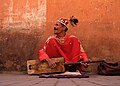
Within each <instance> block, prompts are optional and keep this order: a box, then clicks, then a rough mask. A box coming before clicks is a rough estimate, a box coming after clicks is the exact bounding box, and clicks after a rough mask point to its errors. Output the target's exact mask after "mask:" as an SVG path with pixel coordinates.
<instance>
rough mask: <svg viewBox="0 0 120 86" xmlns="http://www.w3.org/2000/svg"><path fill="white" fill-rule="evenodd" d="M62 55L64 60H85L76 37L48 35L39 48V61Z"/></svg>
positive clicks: (85, 57) (86, 58)
mask: <svg viewBox="0 0 120 86" xmlns="http://www.w3.org/2000/svg"><path fill="white" fill-rule="evenodd" d="M57 57H64V58H65V62H77V61H79V60H81V59H83V61H87V60H88V57H87V56H86V54H85V52H84V50H83V47H82V45H81V43H80V41H79V40H78V38H77V37H75V36H73V35H66V36H65V37H61V38H59V37H57V36H56V35H54V36H50V37H49V38H48V39H47V41H46V42H45V44H44V45H43V47H42V48H40V50H39V59H40V61H42V60H44V59H46V58H57Z"/></svg>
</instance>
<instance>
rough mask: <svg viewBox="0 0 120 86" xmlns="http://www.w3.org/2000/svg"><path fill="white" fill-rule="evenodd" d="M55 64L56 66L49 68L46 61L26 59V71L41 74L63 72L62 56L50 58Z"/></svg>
mask: <svg viewBox="0 0 120 86" xmlns="http://www.w3.org/2000/svg"><path fill="white" fill-rule="evenodd" d="M52 59H53V60H54V61H55V62H56V64H57V67H56V68H54V69H51V68H50V67H49V66H48V63H47V62H45V61H44V62H40V61H39V60H28V61H27V73H28V74H43V73H61V72H65V68H64V65H63V63H64V58H62V57H61V58H52Z"/></svg>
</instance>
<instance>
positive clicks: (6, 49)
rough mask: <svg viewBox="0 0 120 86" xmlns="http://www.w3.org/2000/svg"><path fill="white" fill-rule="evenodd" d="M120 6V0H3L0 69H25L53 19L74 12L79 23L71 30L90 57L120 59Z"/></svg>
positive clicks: (47, 34)
mask: <svg viewBox="0 0 120 86" xmlns="http://www.w3.org/2000/svg"><path fill="white" fill-rule="evenodd" d="M119 9H120V0H1V1H0V70H9V71H11V70H18V71H23V70H26V60H28V59H37V53H38V48H39V47H40V46H41V45H42V43H43V42H44V41H45V40H46V39H47V37H48V36H50V35H52V34H53V26H54V22H55V21H56V20H57V19H59V18H61V17H63V18H68V19H69V18H70V17H71V16H72V15H74V16H75V17H77V18H78V19H79V23H78V25H77V26H76V27H72V26H70V25H69V31H68V33H69V34H73V35H76V36H77V37H78V38H79V39H80V40H81V42H82V45H83V47H84V49H85V51H86V53H87V55H88V57H89V58H90V59H106V60H107V61H110V62H111V61H113V62H116V61H120V10H119ZM94 70H95V69H94Z"/></svg>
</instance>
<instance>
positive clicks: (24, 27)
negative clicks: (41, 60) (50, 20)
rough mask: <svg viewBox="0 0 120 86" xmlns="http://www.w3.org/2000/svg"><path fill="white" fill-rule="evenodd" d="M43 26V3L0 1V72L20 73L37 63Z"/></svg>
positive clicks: (32, 0) (44, 13)
mask: <svg viewBox="0 0 120 86" xmlns="http://www.w3.org/2000/svg"><path fill="white" fill-rule="evenodd" d="M45 25H46V0H1V1H0V71H14V70H17V71H24V70H26V63H27V60H29V59H37V58H38V57H37V55H38V49H39V47H40V46H41V41H42V38H43V34H44V31H45Z"/></svg>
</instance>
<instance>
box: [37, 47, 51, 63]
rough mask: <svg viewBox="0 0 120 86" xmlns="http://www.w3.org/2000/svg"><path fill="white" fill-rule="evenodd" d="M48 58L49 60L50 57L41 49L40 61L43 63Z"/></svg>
mask: <svg viewBox="0 0 120 86" xmlns="http://www.w3.org/2000/svg"><path fill="white" fill-rule="evenodd" d="M46 58H49V56H48V55H47V54H46V52H45V51H43V49H40V50H39V60H40V61H42V60H44V59H46Z"/></svg>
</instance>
